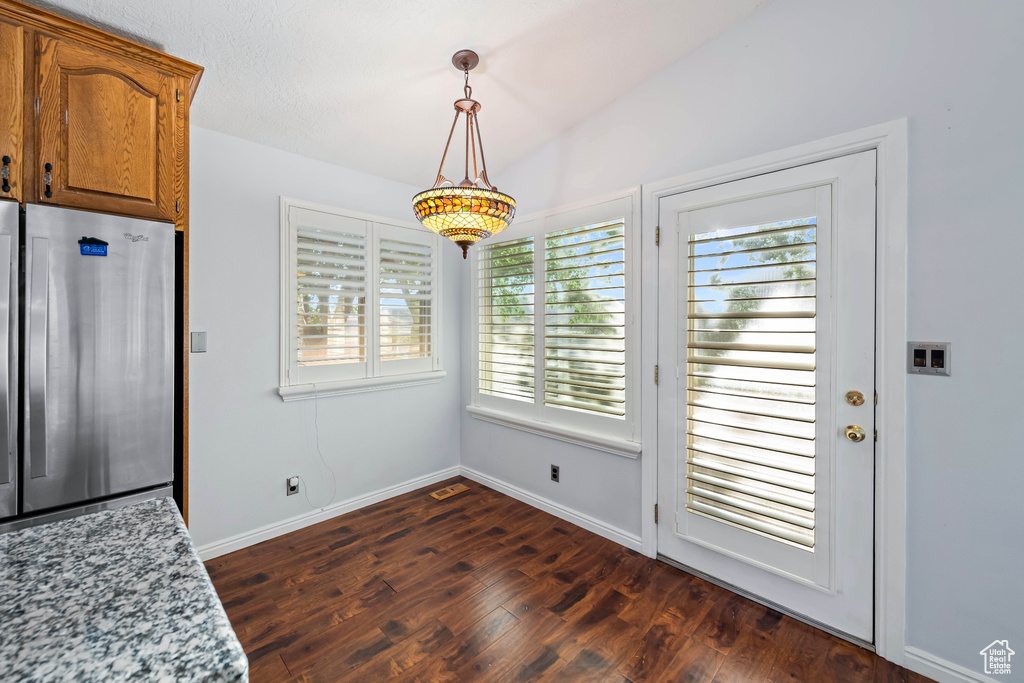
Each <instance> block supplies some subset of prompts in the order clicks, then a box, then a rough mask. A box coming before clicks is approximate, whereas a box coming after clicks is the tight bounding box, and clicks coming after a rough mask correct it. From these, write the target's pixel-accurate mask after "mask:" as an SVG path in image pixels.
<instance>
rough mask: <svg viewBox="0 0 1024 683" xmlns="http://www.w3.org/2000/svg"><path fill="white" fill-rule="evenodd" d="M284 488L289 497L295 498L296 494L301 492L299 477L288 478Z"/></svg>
mask: <svg viewBox="0 0 1024 683" xmlns="http://www.w3.org/2000/svg"><path fill="white" fill-rule="evenodd" d="M284 486H285V492H286V493H287V494H288V495H289V496H294V495H295V494H296V493H298V492H299V478H298V477H288V478H287V479H285V480H284Z"/></svg>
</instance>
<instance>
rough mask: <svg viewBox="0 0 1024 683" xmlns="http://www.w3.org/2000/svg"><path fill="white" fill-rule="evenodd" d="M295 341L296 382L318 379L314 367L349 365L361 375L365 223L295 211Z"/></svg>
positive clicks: (364, 347) (363, 358)
mask: <svg viewBox="0 0 1024 683" xmlns="http://www.w3.org/2000/svg"><path fill="white" fill-rule="evenodd" d="M293 211H294V212H295V219H296V222H297V226H296V230H295V282H296V290H295V293H296V298H295V304H296V308H295V342H296V365H297V371H298V375H299V377H298V379H299V381H318V380H319V379H321V378H323V377H324V376H325V375H324V373H323V372H322V371H317V368H320V367H323V366H338V365H344V366H347V367H346V368H345V369H344V370H342V372H344V374H345V376H348V377H358V376H365V372H366V370H365V366H366V354H367V339H366V331H367V328H366V325H367V315H366V314H367V311H366V297H367V276H368V267H369V261H368V258H367V254H368V244H367V230H366V224H365V222H363V221H346V220H338V217H333V216H329V215H325V214H321V213H318V212H313V211H305V210H295V209H293Z"/></svg>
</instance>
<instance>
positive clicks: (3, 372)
mask: <svg viewBox="0 0 1024 683" xmlns="http://www.w3.org/2000/svg"><path fill="white" fill-rule="evenodd" d="M18 208H19V207H18V203H17V202H10V201H4V202H0V519H3V518H4V517H10V516H11V515H14V514H17V512H18V430H17V424H18V406H17V403H18V402H17V395H18V374H17V369H18V345H17V339H18V334H17V331H18Z"/></svg>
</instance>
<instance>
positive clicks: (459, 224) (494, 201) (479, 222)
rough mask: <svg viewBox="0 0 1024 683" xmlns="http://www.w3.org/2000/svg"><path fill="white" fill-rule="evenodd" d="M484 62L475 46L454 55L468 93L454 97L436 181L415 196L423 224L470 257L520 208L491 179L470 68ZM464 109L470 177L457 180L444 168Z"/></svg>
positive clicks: (454, 62) (467, 168)
mask: <svg viewBox="0 0 1024 683" xmlns="http://www.w3.org/2000/svg"><path fill="white" fill-rule="evenodd" d="M479 63H480V57H478V56H477V54H476V53H475V52H473V51H472V50H459V51H458V52H456V53H455V56H453V57H452V64H454V65H455V68H456V69H459V70H460V71H462V72H463V73H465V75H466V84H465V86H464V87H463V92H464V94H465V96H464V97H463V98H462V99H459V100H456V101H455V120H454V121H453V122H452V129H451V131H450V132H449V133H448V142H447V143H445V146H444V154H442V155H441V166H440V167H439V168H438V169H437V180H435V181H434V186H433V187H432V188H430V189H429V190H424V191H423V192H420V193H419V194H418V195H416V196H415V197H413V198H412V207H413V211H415V213H416V218H417V219H418V220H419V221H420V223H423V225H424V226H425V227H426V228H427V229H428V230H431V231H432V232H436V233H437V234H438V235H441V236H442V237H447V238H448V239H450V240H451V241H452V242H455V244H457V245H459V246H460V247H462V258H466V254H468V253H469V247H470V245H472V244H475V243H476V242H479V241H480V240H482V239H487V238H488V237H490V236H491V235H496V234H498V233H499V232H501V231H502V230H504V229H505V228H507V227H508V224H509V223H511V222H512V217H513V216H514V215H515V213H516V200H514V199H512V197H510V196H508V195H507V194H505V193H504V192H498V188H496V187H495V186H494V185H491V182H490V180H488V178H487V164H486V162H485V161H484V143H483V139H482V138H481V137H480V122H479V120H478V119H477V112H479V111H480V103H479V102H477V101H476V100H474V99H473V89H472V88H471V87H469V72H470V71H471V70H472V69H473V68H474V67H475V66H476V65H477V64H479ZM462 114H465V115H466V164H465V177H464V178H463V179H462V182H460V183H459V184H458V185H456V184H455V183H453V182H452V181H450V180H448V179H447V178H445V177H444V175H442V172H443V171H444V161H445V159H446V158H447V157H448V148H449V147H450V146H451V144H452V136H453V135H454V134H455V128H456V126H457V125H458V123H459V116H461V115H462ZM477 148H479V149H480V166H479V168H478V167H477V161H476V152H477ZM470 158H472V159H473V176H472V178H471V177H470V175H469V160H470Z"/></svg>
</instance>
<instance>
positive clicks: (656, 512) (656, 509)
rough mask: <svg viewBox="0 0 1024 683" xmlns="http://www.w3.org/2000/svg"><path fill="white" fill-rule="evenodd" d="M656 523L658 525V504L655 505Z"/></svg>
mask: <svg viewBox="0 0 1024 683" xmlns="http://www.w3.org/2000/svg"><path fill="white" fill-rule="evenodd" d="M654 523H655V524H657V523H658V504H657V503H655V504H654Z"/></svg>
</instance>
